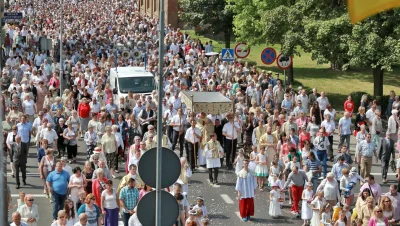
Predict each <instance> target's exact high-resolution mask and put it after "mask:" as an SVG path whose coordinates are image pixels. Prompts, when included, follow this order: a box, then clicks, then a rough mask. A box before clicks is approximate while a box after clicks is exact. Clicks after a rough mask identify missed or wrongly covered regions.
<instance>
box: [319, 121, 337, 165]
mask: <svg viewBox="0 0 400 226" xmlns="http://www.w3.org/2000/svg"><path fill="white" fill-rule="evenodd" d="M324 117H325V120H324V121H323V122H322V123H321V127H324V128H325V132H327V133H328V139H329V143H330V144H333V134H334V132H335V123H334V122H333V121H332V120H331V115H330V114H327V115H324ZM327 151H328V156H329V160H330V161H331V162H333V148H332V145H330V146H329V149H327Z"/></svg>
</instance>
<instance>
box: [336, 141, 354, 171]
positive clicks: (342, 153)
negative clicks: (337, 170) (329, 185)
mask: <svg viewBox="0 0 400 226" xmlns="http://www.w3.org/2000/svg"><path fill="white" fill-rule="evenodd" d="M340 156H343V157H344V162H345V163H347V165H349V166H351V164H353V159H352V158H351V155H350V154H348V153H347V145H346V144H343V145H342V147H341V148H340V150H338V155H336V156H335V161H334V163H337V161H338V159H339V157H340Z"/></svg>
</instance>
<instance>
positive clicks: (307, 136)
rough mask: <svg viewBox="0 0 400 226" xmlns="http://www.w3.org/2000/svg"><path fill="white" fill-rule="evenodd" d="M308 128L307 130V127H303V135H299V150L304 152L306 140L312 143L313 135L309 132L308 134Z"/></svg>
mask: <svg viewBox="0 0 400 226" xmlns="http://www.w3.org/2000/svg"><path fill="white" fill-rule="evenodd" d="M306 128H307V127H306V125H303V126H302V127H301V133H300V134H299V147H298V150H302V149H303V147H304V142H305V141H306V140H308V141H310V142H311V135H310V133H309V132H307V130H306Z"/></svg>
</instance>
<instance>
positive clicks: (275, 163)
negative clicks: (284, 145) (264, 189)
mask: <svg viewBox="0 0 400 226" xmlns="http://www.w3.org/2000/svg"><path fill="white" fill-rule="evenodd" d="M280 172H281V169H280V167H279V165H278V159H274V160H273V161H272V165H271V167H270V168H269V174H270V176H269V177H268V186H269V187H271V186H272V184H274V182H275V181H276V179H277V178H274V177H273V176H272V175H274V176H275V177H277V175H279V173H280Z"/></svg>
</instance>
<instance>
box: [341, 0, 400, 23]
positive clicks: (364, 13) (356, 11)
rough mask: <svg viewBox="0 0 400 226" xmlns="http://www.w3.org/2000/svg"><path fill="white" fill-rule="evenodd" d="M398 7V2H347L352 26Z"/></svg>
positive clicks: (390, 0)
mask: <svg viewBox="0 0 400 226" xmlns="http://www.w3.org/2000/svg"><path fill="white" fill-rule="evenodd" d="M398 6H400V0H348V7H349V14H350V20H351V22H352V23H353V24H355V23H357V22H360V21H362V20H364V19H366V18H368V17H370V16H372V15H375V14H377V13H380V12H382V11H385V10H388V9H392V8H395V7H398Z"/></svg>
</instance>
